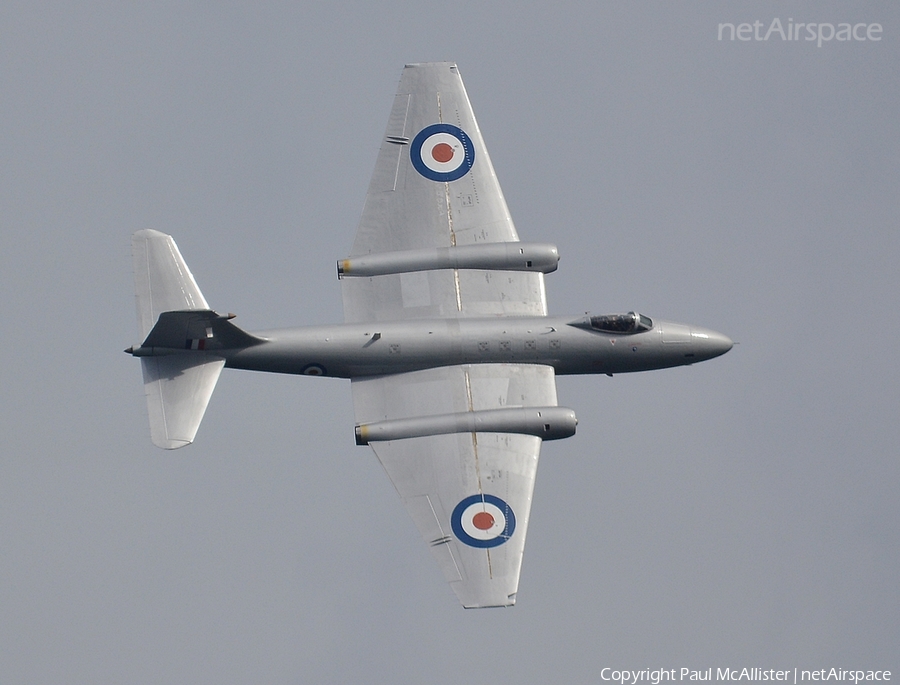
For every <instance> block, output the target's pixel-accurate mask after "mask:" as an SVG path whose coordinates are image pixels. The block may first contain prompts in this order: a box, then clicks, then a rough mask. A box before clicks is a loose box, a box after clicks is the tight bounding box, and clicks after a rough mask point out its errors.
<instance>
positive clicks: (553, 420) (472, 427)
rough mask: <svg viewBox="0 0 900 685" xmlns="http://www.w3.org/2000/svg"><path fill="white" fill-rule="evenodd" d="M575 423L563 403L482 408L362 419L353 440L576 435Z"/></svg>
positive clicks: (573, 413)
mask: <svg viewBox="0 0 900 685" xmlns="http://www.w3.org/2000/svg"><path fill="white" fill-rule="evenodd" d="M577 425H578V419H577V418H575V412H574V411H572V410H571V409H566V408H565V407H516V408H508V409H485V410H482V411H468V412H460V413H457V414H437V415H435V416H417V417H414V418H409V419H392V420H390V421H378V422H376V423H364V424H362V425H359V426H357V427H356V444H357V445H368V444H369V443H370V442H379V441H386V440H402V439H404V438H420V437H422V436H425V435H445V434H447V433H522V434H524V435H535V436H537V437H539V438H541V439H542V440H560V439H562V438H568V437H571V436H572V435H575V426H577Z"/></svg>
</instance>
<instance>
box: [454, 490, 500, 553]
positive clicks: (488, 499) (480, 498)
mask: <svg viewBox="0 0 900 685" xmlns="http://www.w3.org/2000/svg"><path fill="white" fill-rule="evenodd" d="M450 526H451V528H452V529H453V534H454V535H455V536H456V537H457V538H459V541H460V542H462V543H464V544H466V545H469V547H483V548H484V547H497V546H498V545H502V544H503V543H504V542H506V541H507V540H509V539H510V538H511V537H512V534H513V533H514V532H515V530H516V515H515V514H514V513H513V510H512V508H511V507H510V506H509V505H508V504H507V503H506V502H504V501H503V500H502V499H500V498H499V497H496V496H494V495H472V496H470V497H466V498H465V499H464V500H463V501H462V502H460V503H459V504H457V505H456V508H455V509H454V510H453V515H452V516H451V517H450Z"/></svg>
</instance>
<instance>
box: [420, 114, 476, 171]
mask: <svg viewBox="0 0 900 685" xmlns="http://www.w3.org/2000/svg"><path fill="white" fill-rule="evenodd" d="M409 157H410V159H411V160H412V165H413V167H415V169H416V171H418V172H419V173H420V174H422V176H424V177H425V178H427V179H430V180H432V181H455V180H456V179H458V178H462V177H463V176H465V175H466V174H467V173H469V169H471V168H472V165H473V164H474V163H475V146H474V145H472V139H471V138H469V136H468V135H467V134H466V132H465V131H463V130H462V129H461V128H459V127H457V126H453V125H452V124H432V125H431V126H426V127H425V128H423V129H422V130H421V131H419V133H418V134H416V137H415V138H413V142H412V145H411V146H410V148H409Z"/></svg>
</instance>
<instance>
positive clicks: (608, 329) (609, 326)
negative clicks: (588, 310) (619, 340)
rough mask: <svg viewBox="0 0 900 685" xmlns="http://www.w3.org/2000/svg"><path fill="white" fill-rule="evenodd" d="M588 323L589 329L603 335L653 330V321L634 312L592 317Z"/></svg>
mask: <svg viewBox="0 0 900 685" xmlns="http://www.w3.org/2000/svg"><path fill="white" fill-rule="evenodd" d="M590 321H591V328H593V329H594V330H597V331H603V332H604V333H623V334H629V333H641V332H643V331H649V330H650V329H651V328H653V321H652V320H651V319H650V317H648V316H644V315H643V314H638V313H636V312H628V313H627V314H605V315H603V316H592V317H590Z"/></svg>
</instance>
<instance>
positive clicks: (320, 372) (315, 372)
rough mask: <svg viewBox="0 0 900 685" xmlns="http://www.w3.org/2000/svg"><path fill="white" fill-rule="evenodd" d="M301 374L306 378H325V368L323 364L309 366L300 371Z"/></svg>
mask: <svg viewBox="0 0 900 685" xmlns="http://www.w3.org/2000/svg"><path fill="white" fill-rule="evenodd" d="M300 373H302V374H303V375H304V376H324V375H325V367H324V366H322V365H321V364H307V365H306V366H304V367H303V368H302V369H301V370H300Z"/></svg>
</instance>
